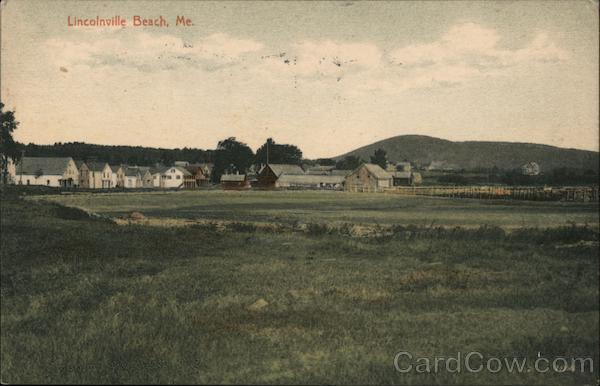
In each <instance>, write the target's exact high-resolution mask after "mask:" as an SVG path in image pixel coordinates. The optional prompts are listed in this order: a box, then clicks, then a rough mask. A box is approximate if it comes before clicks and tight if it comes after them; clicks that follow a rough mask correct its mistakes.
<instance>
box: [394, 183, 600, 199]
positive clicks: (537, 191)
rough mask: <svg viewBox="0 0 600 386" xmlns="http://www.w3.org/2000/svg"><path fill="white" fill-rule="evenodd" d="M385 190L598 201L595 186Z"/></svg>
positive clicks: (425, 194)
mask: <svg viewBox="0 0 600 386" xmlns="http://www.w3.org/2000/svg"><path fill="white" fill-rule="evenodd" d="M386 192H387V193H394V194H401V195H406V196H435V197H453V198H476V199H506V200H530V201H574V202H598V186H587V187H581V186H577V187H539V186H533V187H528V186H396V187H394V188H390V189H387V190H386Z"/></svg>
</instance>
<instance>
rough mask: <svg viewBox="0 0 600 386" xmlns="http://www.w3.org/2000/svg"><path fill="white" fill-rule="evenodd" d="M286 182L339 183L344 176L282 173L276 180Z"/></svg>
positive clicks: (305, 183) (302, 183)
mask: <svg viewBox="0 0 600 386" xmlns="http://www.w3.org/2000/svg"><path fill="white" fill-rule="evenodd" d="M278 181H279V182H284V183H288V184H298V185H318V184H341V183H343V182H344V176H322V175H316V174H303V175H299V174H284V175H283V176H281V177H280V178H279V180H278Z"/></svg>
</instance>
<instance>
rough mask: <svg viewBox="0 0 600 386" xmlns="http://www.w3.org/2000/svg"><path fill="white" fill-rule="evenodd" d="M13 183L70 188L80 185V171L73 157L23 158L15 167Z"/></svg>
mask: <svg viewBox="0 0 600 386" xmlns="http://www.w3.org/2000/svg"><path fill="white" fill-rule="evenodd" d="M13 181H15V183H16V184H19V185H44V186H53V187H63V188H70V187H74V186H78V185H79V170H78V169H77V165H76V164H75V161H73V158H71V157H23V158H22V159H21V160H20V161H19V162H18V163H17V164H16V166H15V176H14V177H13Z"/></svg>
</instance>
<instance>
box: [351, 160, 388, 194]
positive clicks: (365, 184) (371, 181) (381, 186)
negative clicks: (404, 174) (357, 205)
mask: <svg viewBox="0 0 600 386" xmlns="http://www.w3.org/2000/svg"><path fill="white" fill-rule="evenodd" d="M392 181H393V176H392V174H390V173H388V172H386V171H385V170H383V169H382V168H381V167H380V166H379V165H375V164H362V165H360V166H359V167H358V168H357V169H356V170H355V171H353V172H352V173H350V174H349V175H347V176H346V180H345V184H344V189H345V190H347V191H350V192H381V191H383V190H385V189H389V188H390V187H392V186H393V182H392Z"/></svg>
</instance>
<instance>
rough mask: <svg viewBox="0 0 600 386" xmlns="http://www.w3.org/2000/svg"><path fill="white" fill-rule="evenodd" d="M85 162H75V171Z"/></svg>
mask: <svg viewBox="0 0 600 386" xmlns="http://www.w3.org/2000/svg"><path fill="white" fill-rule="evenodd" d="M84 163H85V162H83V161H82V160H80V159H79V160H75V166H77V169H80V168H81V165H83V164H84Z"/></svg>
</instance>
